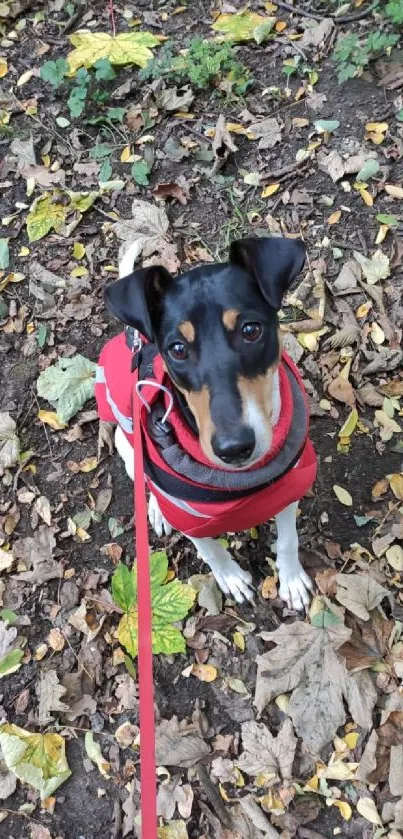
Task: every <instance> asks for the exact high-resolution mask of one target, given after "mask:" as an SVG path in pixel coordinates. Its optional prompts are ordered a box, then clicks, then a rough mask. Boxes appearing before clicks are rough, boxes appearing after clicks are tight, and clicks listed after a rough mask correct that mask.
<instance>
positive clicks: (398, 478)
mask: <svg viewBox="0 0 403 839" xmlns="http://www.w3.org/2000/svg"><path fill="white" fill-rule="evenodd" d="M388 481H389V486H390V488H391V490H392V492H393V495H394V496H395V498H398V499H399V501H403V474H402V472H395V473H394V474H393V475H388Z"/></svg>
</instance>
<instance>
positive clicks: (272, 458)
mask: <svg viewBox="0 0 403 839" xmlns="http://www.w3.org/2000/svg"><path fill="white" fill-rule="evenodd" d="M132 359H133V355H132V352H131V350H130V348H129V347H128V346H127V344H126V338H125V333H121V334H120V335H117V336H116V338H112V339H111V340H110V341H108V342H107V344H105V346H104V348H103V350H102V352H101V355H100V359H99V365H98V367H97V377H96V386H95V396H96V399H97V404H98V413H99V416H100V419H102V420H105V421H107V422H116V423H118V424H119V425H120V427H121V429H122V431H123V432H124V434H125V435H126V437H127V439H128V440H129V442H130V444H131V445H132V446H133V422H132V399H133V393H132V390H133V374H132V373H131V363H132ZM139 378H140V379H143V378H148V379H153V380H154V381H156V382H158V383H160V384H164V385H165V386H166V387H168V388H169V387H172V385H171V382H170V379H169V377H168V376H167V374H166V373H165V372H164V370H163V366H162V359H161V356H160V355H158V353H157V350H156V348H155V347H154V345H150V344H146V345H145V346H144V347H143V350H142V361H141V362H140V376H139ZM279 379H280V395H281V413H280V417H279V420H278V422H277V424H276V426H275V428H274V429H273V441H272V446H271V449H270V451H269V453H268V454H267V455H266V456H265V457H264V458H262V460H261V461H259V462H258V463H257V464H255V465H254V466H252V467H251V468H250V469H244V470H239V471H229V470H226V469H224V468H217V467H216V466H215V465H213V464H212V463H210V461H209V460H207V458H206V457H205V455H204V454H203V452H202V449H201V447H200V444H199V440H198V438H197V436H196V435H195V434H194V433H193V431H192V429H191V428H190V426H189V424H188V423H187V422H186V420H185V418H184V415H183V412H182V411H181V409H180V406H179V405H178V404H177V403H176V402H174V408H173V410H172V411H171V412H170V414H169V419H168V421H167V423H166V424H165V427H164V426H162V425H161V418H162V417H163V415H164V413H165V411H166V408H167V402H168V400H167V397H166V394H164V393H163V392H161V391H160V390H159V389H157V388H155V387H151V386H147V385H144V386H143V387H142V391H141V392H142V396H143V398H144V399H145V400H146V401H147V403H148V405H149V406H150V407H151V411H150V413H148V411H147V408H146V407H145V406H143V408H142V410H141V421H142V431H143V444H144V465H145V471H146V480H147V485H148V487H149V489H150V490H151V491H152V492H153V493H154V495H155V496H156V498H157V500H158V503H159V506H160V509H161V512H162V515H163V516H164V517H165V518H166V520H167V521H168V522H169V523H170V524H171V525H172V527H173V528H174V529H175V530H179V531H181V532H182V533H184V534H186V535H187V536H193V537H203V536H219V535H220V534H222V533H226V532H228V531H235V530H248V529H249V528H251V527H254V526H256V525H259V524H262V523H263V522H265V521H267V520H268V519H270V518H272V517H273V516H275V515H277V513H279V512H281V510H283V509H284V508H285V507H287V506H288V504H291V503H292V502H293V501H299V499H300V498H302V496H303V495H305V493H306V492H307V491H308V489H309V488H310V487H311V486H312V484H313V482H314V480H315V477H316V456H315V452H314V450H313V446H312V443H311V441H310V440H309V438H308V423H309V415H308V406H307V400H306V394H305V390H304V386H303V383H302V380H301V377H300V375H299V373H298V370H297V368H296V367H295V365H294V364H293V362H292V361H291V359H290V358H289V357H288V356H287V355H286V353H283V354H282V358H281V364H280V366H279Z"/></svg>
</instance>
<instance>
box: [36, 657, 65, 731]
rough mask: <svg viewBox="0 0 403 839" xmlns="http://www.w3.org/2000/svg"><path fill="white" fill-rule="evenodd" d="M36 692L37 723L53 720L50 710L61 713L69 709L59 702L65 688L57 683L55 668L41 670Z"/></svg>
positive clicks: (44, 723) (41, 723)
mask: <svg viewBox="0 0 403 839" xmlns="http://www.w3.org/2000/svg"><path fill="white" fill-rule="evenodd" d="M36 692H37V694H38V698H39V708H38V720H39V725H48V723H50V722H51V721H52V720H53V716H52V714H51V713H50V712H51V711H55V712H62V713H63V712H64V711H68V710H69V706H68V705H66V703H65V702H61V697H62V696H64V694H65V693H66V688H65V687H63V685H61V684H60V683H59V679H58V678H57V673H56V670H41V672H40V676H39V683H38V685H37V688H36Z"/></svg>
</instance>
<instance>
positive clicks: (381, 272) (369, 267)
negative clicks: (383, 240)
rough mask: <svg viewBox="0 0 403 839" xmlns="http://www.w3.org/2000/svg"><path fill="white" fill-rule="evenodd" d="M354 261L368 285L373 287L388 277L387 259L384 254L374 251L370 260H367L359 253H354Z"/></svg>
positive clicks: (388, 265) (388, 266)
mask: <svg viewBox="0 0 403 839" xmlns="http://www.w3.org/2000/svg"><path fill="white" fill-rule="evenodd" d="M354 259H355V260H356V261H357V262H358V264H359V265H360V266H361V268H362V271H363V274H364V276H365V278H366V280H367V282H368V283H369V284H370V285H375V283H378V282H379V281H380V280H386V279H387V278H388V277H389V276H390V264H389V258H388V257H387V256H386V254H385V253H382V251H380V250H378V251H375V253H374V254H373V256H372V257H371V259H368V257H367V256H364V254H362V253H359V251H354Z"/></svg>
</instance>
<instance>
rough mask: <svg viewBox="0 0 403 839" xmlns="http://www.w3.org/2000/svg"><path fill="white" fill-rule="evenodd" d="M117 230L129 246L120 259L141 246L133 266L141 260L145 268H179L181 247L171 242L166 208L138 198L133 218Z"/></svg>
mask: <svg viewBox="0 0 403 839" xmlns="http://www.w3.org/2000/svg"><path fill="white" fill-rule="evenodd" d="M113 229H114V232H115V233H116V235H117V236H118V238H119V239H120V240H121V241H122V242H123V243H124V245H125V247H124V248H123V247H122V249H121V251H120V252H119V257H120V259H121V258H122V257H123V256H124V252H125V251H126V250H127V249H128V247H131V246H132V247H133V246H136V245H137V248H136V252H133V264H134V263H135V261H136V259H140V257H141V261H142V263H143V265H150V264H156V263H158V264H161V265H164V267H165V268H166V269H167V270H168V271H170V272H171V273H175V272H176V271H177V269H178V268H179V265H180V263H179V258H178V253H177V246H176V245H174V244H173V243H172V242H170V241H169V238H168V231H169V220H168V216H167V214H166V211H165V209H164V208H163V207H158V206H156V205H155V204H151V203H149V202H148V201H141V200H140V199H137V198H136V199H135V200H134V201H133V204H132V218H131V219H124V220H122V221H118V222H116V223H115V224H114V225H113Z"/></svg>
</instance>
